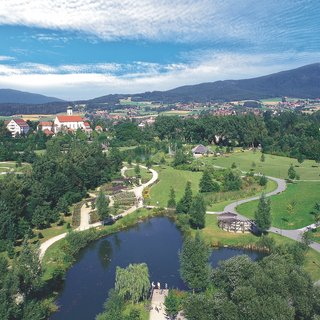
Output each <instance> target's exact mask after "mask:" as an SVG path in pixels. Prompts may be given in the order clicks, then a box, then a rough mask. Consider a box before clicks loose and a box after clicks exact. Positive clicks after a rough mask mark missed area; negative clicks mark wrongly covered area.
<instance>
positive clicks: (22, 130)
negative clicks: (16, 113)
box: [7, 119, 30, 137]
mask: <svg viewBox="0 0 320 320" xmlns="http://www.w3.org/2000/svg"><path fill="white" fill-rule="evenodd" d="M7 129H8V130H9V131H10V132H11V134H12V136H13V137H16V136H18V135H23V134H27V133H28V132H29V130H30V127H29V125H28V124H27V122H25V121H24V120H23V119H12V120H10V121H9V122H8V123H7Z"/></svg>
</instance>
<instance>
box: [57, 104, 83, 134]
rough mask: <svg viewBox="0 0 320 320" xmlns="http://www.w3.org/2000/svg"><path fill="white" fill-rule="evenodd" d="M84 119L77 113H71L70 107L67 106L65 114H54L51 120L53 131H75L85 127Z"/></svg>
mask: <svg viewBox="0 0 320 320" xmlns="http://www.w3.org/2000/svg"><path fill="white" fill-rule="evenodd" d="M84 122H85V121H84V119H83V118H82V117H81V116H79V115H73V112H72V107H68V109H67V115H59V116H56V118H55V119H54V122H53V124H54V125H53V128H54V133H58V132H61V131H63V132H64V131H76V130H78V129H83V130H84V129H86V126H85V124H84Z"/></svg>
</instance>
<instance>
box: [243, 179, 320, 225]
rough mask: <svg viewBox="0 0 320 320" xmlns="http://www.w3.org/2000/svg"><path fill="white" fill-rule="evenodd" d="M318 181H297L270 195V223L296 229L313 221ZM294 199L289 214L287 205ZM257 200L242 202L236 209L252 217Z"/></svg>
mask: <svg viewBox="0 0 320 320" xmlns="http://www.w3.org/2000/svg"><path fill="white" fill-rule="evenodd" d="M318 190H320V182H303V181H301V182H298V183H295V184H289V185H288V189H287V190H286V191H285V192H283V193H281V194H279V195H276V196H273V197H271V210H272V225H273V226H276V227H279V228H283V229H298V228H301V227H305V226H307V225H309V224H311V223H313V222H314V219H313V215H312V214H310V212H311V211H312V210H313V207H314V205H315V202H316V201H319V192H318ZM292 201H295V203H296V204H295V207H294V212H293V214H289V213H288V210H287V206H288V204H289V203H291V202H292ZM257 205H258V201H252V202H248V203H245V204H242V205H240V206H239V207H238V211H239V212H240V213H241V214H243V215H244V216H246V217H248V218H253V217H254V212H255V210H256V208H257Z"/></svg>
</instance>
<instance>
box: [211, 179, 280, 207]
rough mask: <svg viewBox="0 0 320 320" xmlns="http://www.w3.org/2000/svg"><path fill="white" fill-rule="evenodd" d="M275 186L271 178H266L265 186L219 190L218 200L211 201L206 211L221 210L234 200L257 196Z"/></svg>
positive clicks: (271, 189) (273, 188)
mask: <svg viewBox="0 0 320 320" xmlns="http://www.w3.org/2000/svg"><path fill="white" fill-rule="evenodd" d="M276 188H277V184H276V182H275V181H273V180H268V183H267V185H266V186H265V187H260V186H259V188H257V189H255V190H241V191H230V192H219V193H217V197H218V201H216V203H213V204H212V205H211V206H209V207H208V208H207V210H208V211H223V209H224V208H225V206H226V205H228V204H230V203H231V202H233V201H235V200H240V199H245V198H249V197H253V196H258V195H260V194H261V193H262V192H264V193H268V192H271V191H273V190H275V189H276Z"/></svg>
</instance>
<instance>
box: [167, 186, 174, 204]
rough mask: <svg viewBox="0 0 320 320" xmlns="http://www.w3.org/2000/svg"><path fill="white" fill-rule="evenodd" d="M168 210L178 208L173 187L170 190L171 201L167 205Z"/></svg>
mask: <svg viewBox="0 0 320 320" xmlns="http://www.w3.org/2000/svg"><path fill="white" fill-rule="evenodd" d="M167 206H168V208H175V207H176V193H175V191H174V189H173V187H171V188H170V194H169V200H168V204H167Z"/></svg>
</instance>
